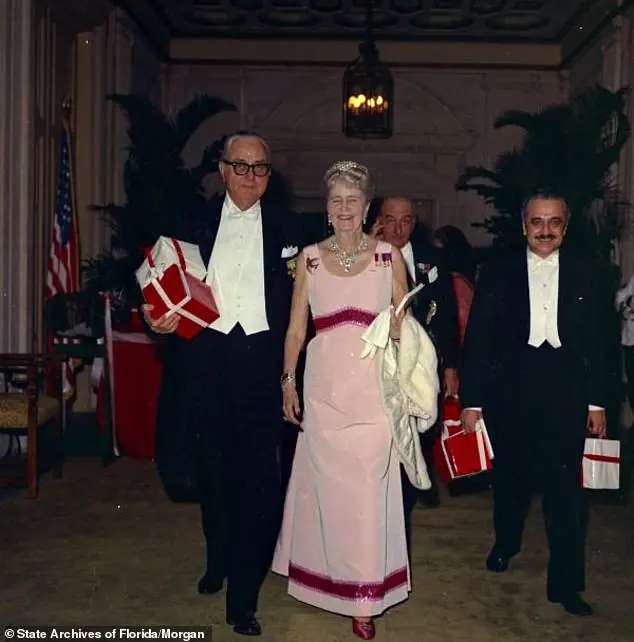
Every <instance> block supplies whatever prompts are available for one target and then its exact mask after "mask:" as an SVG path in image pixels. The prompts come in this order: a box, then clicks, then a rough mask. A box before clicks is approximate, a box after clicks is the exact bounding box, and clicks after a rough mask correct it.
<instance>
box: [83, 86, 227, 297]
mask: <svg viewBox="0 0 634 642" xmlns="http://www.w3.org/2000/svg"><path fill="white" fill-rule="evenodd" d="M108 99H109V100H111V101H112V102H114V103H115V104H116V105H117V106H118V107H119V108H120V109H122V110H123V111H124V112H125V114H126V116H127V120H128V137H129V141H130V144H129V146H128V158H127V161H126V163H125V166H124V170H123V180H124V187H125V194H126V203H124V204H116V203H107V204H105V205H99V206H94V207H93V208H92V209H93V210H95V211H96V212H98V213H99V214H100V215H101V216H102V217H103V218H104V220H105V221H106V222H107V224H108V225H109V227H110V232H111V248H110V249H109V250H105V251H104V252H103V253H102V254H101V255H100V256H98V257H97V258H96V259H93V260H90V261H87V262H86V263H85V264H84V266H83V272H84V276H85V285H86V288H87V289H88V290H90V291H93V292H99V291H110V292H117V293H118V295H119V297H121V298H123V299H124V300H126V301H129V300H130V297H131V295H132V293H134V292H135V291H136V289H137V288H136V279H135V275H134V272H135V270H136V269H137V268H138V267H139V265H140V264H141V263H142V261H143V257H144V254H143V250H144V248H147V247H151V246H152V245H153V244H154V242H155V241H156V239H157V238H158V236H160V235H161V234H162V233H164V232H165V230H168V229H170V227H171V225H170V222H171V221H172V220H173V219H174V217H177V216H182V215H184V213H186V212H189V211H192V210H194V209H195V208H197V207H200V206H201V205H202V204H203V203H204V200H205V197H204V193H203V187H202V181H203V179H204V178H205V177H206V176H207V175H208V174H211V173H214V172H215V171H217V168H218V159H219V158H220V153H221V151H222V145H223V142H224V139H221V140H217V141H215V142H213V143H212V144H211V145H209V146H208V147H206V148H205V150H204V151H203V154H202V157H201V159H200V162H199V163H198V164H197V165H196V166H195V167H186V166H185V162H184V160H183V158H182V153H183V149H184V148H185V145H186V144H187V142H188V141H189V140H190V138H191V137H192V135H193V134H194V133H195V132H196V131H197V130H198V128H199V127H200V126H201V125H202V124H203V123H204V122H206V121H207V120H208V119H209V118H212V117H213V116H215V115H216V114H219V113H221V112H226V111H235V106H234V105H231V104H230V103H227V102H225V101H224V100H221V99H219V98H214V97H210V96H206V95H201V96H197V97H196V98H194V100H192V101H191V102H190V103H189V104H188V105H186V106H185V107H183V108H182V109H181V110H180V111H179V112H178V113H177V114H176V115H175V116H174V117H173V118H170V117H167V116H165V115H164V114H163V113H161V111H160V110H159V109H158V108H157V107H156V106H155V105H153V104H152V103H151V102H150V101H149V100H147V99H146V98H143V97H141V96H137V95H135V94H111V95H109V96H108Z"/></svg>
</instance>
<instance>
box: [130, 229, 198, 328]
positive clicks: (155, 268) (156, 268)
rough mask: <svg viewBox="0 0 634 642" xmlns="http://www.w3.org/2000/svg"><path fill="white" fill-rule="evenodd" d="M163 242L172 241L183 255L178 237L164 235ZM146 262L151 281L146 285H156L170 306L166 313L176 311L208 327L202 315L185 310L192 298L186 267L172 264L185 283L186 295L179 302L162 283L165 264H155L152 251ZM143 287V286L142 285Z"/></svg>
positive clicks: (166, 303) (164, 301)
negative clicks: (168, 237)
mask: <svg viewBox="0 0 634 642" xmlns="http://www.w3.org/2000/svg"><path fill="white" fill-rule="evenodd" d="M160 240H161V241H162V242H166V240H167V241H168V242H169V243H171V244H172V245H173V246H174V249H175V250H176V254H177V255H178V256H179V257H183V256H184V254H183V251H182V248H181V244H180V242H179V241H178V240H177V239H172V238H170V239H165V238H164V237H162V238H161V239H160ZM144 263H147V265H148V272H147V275H148V276H149V281H146V283H145V287H147V285H149V284H151V285H153V286H154V289H155V290H156V292H157V293H158V295H159V297H160V298H161V300H162V301H163V303H165V306H166V307H167V308H168V311H167V313H166V316H171V315H172V314H174V313H177V314H180V315H181V316H182V317H184V318H186V319H189V320H190V321H193V322H194V323H196V324H197V325H199V326H201V327H203V328H206V327H207V326H208V325H209V323H208V322H207V321H205V320H204V319H201V318H200V317H197V316H196V315H195V314H192V313H191V312H189V310H185V309H184V306H185V305H187V304H188V303H189V302H190V301H191V300H192V296H191V291H190V289H189V285H188V284H187V279H186V278H185V268H183V266H182V265H181V264H180V262H179V264H172V265H177V267H178V269H179V270H178V273H179V275H180V278H181V282H182V284H183V289H184V290H185V296H184V297H183V298H182V299H181V300H180V301H179V302H178V303H174V302H173V301H172V300H171V299H170V298H169V297H168V296H167V292H165V290H164V289H163V287H162V286H161V283H160V279H161V278H162V277H163V275H164V273H165V269H166V268H165V264H164V263H161V264H159V265H153V263H154V259H153V258H152V254H151V253H150V254H149V255H148V256H147V258H146V259H145V261H144ZM142 287H143V286H142Z"/></svg>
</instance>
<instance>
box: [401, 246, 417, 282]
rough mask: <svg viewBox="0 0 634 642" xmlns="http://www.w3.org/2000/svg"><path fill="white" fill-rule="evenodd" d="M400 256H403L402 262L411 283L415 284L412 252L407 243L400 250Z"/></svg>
mask: <svg viewBox="0 0 634 642" xmlns="http://www.w3.org/2000/svg"><path fill="white" fill-rule="evenodd" d="M401 254H402V255H403V260H404V261H405V265H406V266H407V271H408V272H409V275H410V277H411V278H412V281H413V282H414V283H416V268H415V266H414V250H413V248H412V244H411V243H410V242H409V241H408V242H407V243H406V244H405V245H404V246H403V247H402V248H401Z"/></svg>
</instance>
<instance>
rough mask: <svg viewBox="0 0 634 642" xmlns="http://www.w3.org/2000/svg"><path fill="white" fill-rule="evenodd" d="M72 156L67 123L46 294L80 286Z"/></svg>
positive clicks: (70, 382)
mask: <svg viewBox="0 0 634 642" xmlns="http://www.w3.org/2000/svg"><path fill="white" fill-rule="evenodd" d="M74 171H75V167H74V159H73V149H72V141H71V133H70V128H69V127H68V125H67V124H65V125H64V127H63V129H62V141H61V162H60V168H59V178H58V183H57V203H56V206H55V220H54V222H53V236H52V239H51V253H50V255H49V261H48V272H47V275H46V296H47V298H48V297H52V296H54V295H56V294H70V293H71V292H77V290H78V289H79V240H78V236H77V223H76V221H75V212H76V211H77V208H76V204H75V175H74ZM74 379H75V377H74V367H73V362H72V361H70V360H69V361H68V362H67V363H66V365H65V367H64V372H63V384H64V391H68V390H71V389H72V388H73V387H74V383H75V382H74Z"/></svg>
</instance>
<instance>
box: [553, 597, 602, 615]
mask: <svg viewBox="0 0 634 642" xmlns="http://www.w3.org/2000/svg"><path fill="white" fill-rule="evenodd" d="M548 600H549V601H550V602H554V603H555V604H561V605H562V606H563V607H564V611H566V613H570V614H571V615H579V616H581V617H588V616H589V615H592V614H593V613H594V611H593V610H592V607H591V606H590V605H589V604H588V603H587V602H586V601H584V600H582V599H581V597H580V596H579V594H578V593H572V594H570V595H566V596H564V597H561V598H558V599H557V598H548Z"/></svg>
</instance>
